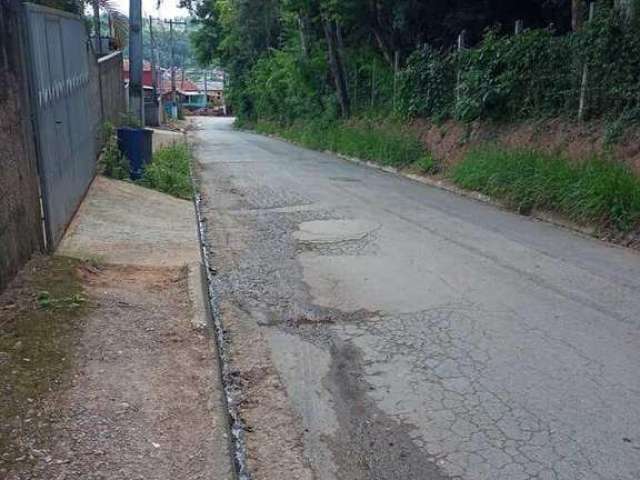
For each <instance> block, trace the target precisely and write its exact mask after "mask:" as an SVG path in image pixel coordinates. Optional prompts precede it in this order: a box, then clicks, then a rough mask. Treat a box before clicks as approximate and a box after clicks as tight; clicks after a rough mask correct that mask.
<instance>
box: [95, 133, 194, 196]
mask: <svg viewBox="0 0 640 480" xmlns="http://www.w3.org/2000/svg"><path fill="white" fill-rule="evenodd" d="M103 135H104V138H105V146H104V149H103V151H102V154H101V156H100V162H99V168H100V171H101V173H102V174H103V175H105V176H107V177H109V178H114V179H116V180H127V181H128V180H129V178H130V172H129V162H128V161H127V158H126V157H125V156H124V155H123V154H122V153H121V152H120V149H119V148H118V140H117V138H116V136H115V131H114V127H113V125H111V124H106V125H105V126H104V127H103ZM191 160H192V153H191V148H190V147H189V145H188V144H187V143H186V142H179V143H175V144H173V145H170V146H167V147H163V148H160V149H158V150H157V151H155V152H154V154H153V159H152V161H151V163H150V164H149V165H146V166H145V168H144V172H143V174H142V178H140V179H139V180H137V181H136V183H137V184H138V185H142V186H144V187H147V188H151V189H154V190H158V191H160V192H163V193H167V194H169V195H173V196H174V197H178V198H182V199H185V200H190V199H191V197H192V195H193V190H192V186H191Z"/></svg>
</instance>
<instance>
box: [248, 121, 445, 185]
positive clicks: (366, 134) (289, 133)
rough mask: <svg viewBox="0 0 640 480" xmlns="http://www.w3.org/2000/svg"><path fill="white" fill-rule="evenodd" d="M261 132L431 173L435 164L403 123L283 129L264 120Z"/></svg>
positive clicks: (318, 124) (312, 124) (316, 123)
mask: <svg viewBox="0 0 640 480" xmlns="http://www.w3.org/2000/svg"><path fill="white" fill-rule="evenodd" d="M255 130H256V131H257V132H259V133H266V134H275V135H278V136H279V137H282V138H285V139H287V140H289V141H292V142H294V143H297V144H299V145H302V146H305V147H307V148H312V149H315V150H328V151H331V152H335V153H340V154H343V155H346V156H349V157H356V158H358V159H361V160H368V161H372V162H376V163H379V164H381V165H386V166H392V167H396V168H404V167H407V166H410V165H413V164H416V168H417V169H419V170H421V171H423V172H425V173H428V172H432V171H433V170H434V169H435V163H434V162H433V159H432V158H431V156H430V155H429V153H428V152H427V151H426V150H425V148H424V146H423V145H422V143H421V142H420V140H419V139H418V138H416V136H415V135H413V134H412V133H411V132H410V131H409V130H407V129H406V128H403V126H402V124H400V123H398V122H392V121H386V122H385V121H379V120H377V119H358V120H350V121H346V122H340V121H324V122H323V121H309V122H296V123H293V124H291V125H289V126H282V125H281V124H279V123H277V122H268V121H263V122H259V123H258V124H256V125H255Z"/></svg>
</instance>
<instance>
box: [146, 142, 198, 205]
mask: <svg viewBox="0 0 640 480" xmlns="http://www.w3.org/2000/svg"><path fill="white" fill-rule="evenodd" d="M191 156H192V153H191V149H190V148H189V145H187V144H186V143H176V144H174V145H171V146H169V147H165V148H161V149H159V150H158V151H157V152H155V153H154V154H153V161H152V162H151V163H150V164H149V165H147V166H146V167H145V169H144V173H143V175H142V178H141V179H140V182H139V183H140V184H141V185H143V186H145V187H147V188H152V189H154V190H158V191H160V192H163V193H167V194H169V195H173V196H174V197H178V198H183V199H185V200H189V199H191V197H192V195H193V189H192V186H191V173H190V165H191Z"/></svg>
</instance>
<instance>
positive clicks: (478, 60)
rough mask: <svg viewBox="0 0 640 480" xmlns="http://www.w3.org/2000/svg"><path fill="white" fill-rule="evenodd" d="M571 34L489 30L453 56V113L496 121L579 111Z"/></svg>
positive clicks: (462, 116)
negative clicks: (456, 80) (455, 81)
mask: <svg viewBox="0 0 640 480" xmlns="http://www.w3.org/2000/svg"><path fill="white" fill-rule="evenodd" d="M569 38H570V37H554V36H553V35H552V34H551V33H549V32H547V31H545V30H530V31H526V32H523V33H522V34H520V35H515V36H498V35H497V34H496V33H495V32H488V33H487V34H486V35H485V37H484V39H483V41H482V42H481V43H480V45H478V47H477V48H473V49H467V50H463V51H461V52H460V53H458V54H456V56H457V63H458V68H459V70H460V77H459V84H458V92H457V102H456V104H455V109H454V112H455V117H456V118H458V119H460V120H465V121H471V120H475V119H478V118H490V119H497V120H500V119H507V118H508V119H520V118H528V117H532V116H541V115H557V114H559V113H562V112H566V111H567V109H570V108H571V107H574V108H573V111H574V112H575V111H577V104H578V93H577V92H578V87H579V83H578V82H577V81H576V80H577V78H578V76H577V75H576V74H575V73H574V71H573V69H572V55H571V48H570V43H569V41H568V39H569Z"/></svg>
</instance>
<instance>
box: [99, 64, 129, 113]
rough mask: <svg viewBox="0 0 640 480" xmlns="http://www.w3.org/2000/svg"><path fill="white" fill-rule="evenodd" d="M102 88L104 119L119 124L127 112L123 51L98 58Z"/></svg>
mask: <svg viewBox="0 0 640 480" xmlns="http://www.w3.org/2000/svg"><path fill="white" fill-rule="evenodd" d="M98 70H99V73H100V82H101V90H102V109H103V120H104V121H105V122H111V123H112V124H114V125H118V124H119V123H121V121H122V114H123V113H125V112H126V106H125V99H124V82H123V81H122V52H114V53H112V54H110V55H107V56H106V57H102V58H101V59H99V60H98Z"/></svg>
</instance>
